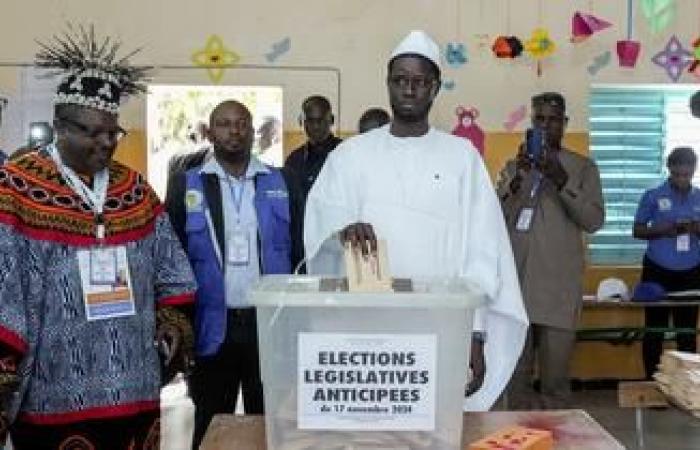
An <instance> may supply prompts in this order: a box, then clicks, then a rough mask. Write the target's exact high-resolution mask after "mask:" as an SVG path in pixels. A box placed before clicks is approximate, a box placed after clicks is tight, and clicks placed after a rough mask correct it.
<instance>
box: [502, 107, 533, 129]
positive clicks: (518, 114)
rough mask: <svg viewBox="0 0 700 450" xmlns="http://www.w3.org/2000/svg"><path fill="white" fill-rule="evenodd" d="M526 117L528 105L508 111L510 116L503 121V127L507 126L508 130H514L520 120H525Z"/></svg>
mask: <svg viewBox="0 0 700 450" xmlns="http://www.w3.org/2000/svg"><path fill="white" fill-rule="evenodd" d="M525 117H527V106H526V105H520V106H518V107H517V108H515V109H514V110H512V111H511V112H510V113H508V118H507V119H506V121H505V122H503V128H505V129H506V131H513V130H515V127H517V126H518V124H519V123H520V122H522V121H523V120H525Z"/></svg>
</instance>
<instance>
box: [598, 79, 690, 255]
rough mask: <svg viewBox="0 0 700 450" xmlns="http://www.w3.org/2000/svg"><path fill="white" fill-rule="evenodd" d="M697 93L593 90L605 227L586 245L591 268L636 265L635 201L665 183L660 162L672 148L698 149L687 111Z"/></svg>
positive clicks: (664, 88)
mask: <svg viewBox="0 0 700 450" xmlns="http://www.w3.org/2000/svg"><path fill="white" fill-rule="evenodd" d="M696 90H697V88H696V87H693V86H677V85H644V86H635V85H601V86H593V87H592V89H591V95H590V101H589V117H590V119H589V120H590V127H589V132H590V150H591V156H592V157H593V159H594V160H595V162H596V164H597V165H598V168H599V169H600V176H601V182H602V184H603V197H604V199H605V225H604V226H603V228H602V229H601V230H600V231H598V232H597V233H596V234H594V235H593V236H591V238H590V242H589V245H588V249H589V254H590V261H591V263H592V264H600V265H637V264H640V263H641V261H642V255H643V254H644V250H645V249H646V243H645V242H644V241H640V240H637V239H634V238H633V237H632V226H633V223H634V214H635V212H636V210H637V205H638V203H639V199H640V197H641V196H642V194H643V193H644V191H645V190H647V189H649V188H651V187H653V186H656V185H658V184H659V183H661V182H662V181H663V180H664V179H665V177H666V168H665V157H666V155H667V154H668V152H670V151H671V150H672V149H673V148H674V147H676V146H679V145H690V146H692V147H694V148H695V149H696V151H698V150H700V121H698V120H697V119H694V118H693V117H692V116H691V115H690V112H689V110H688V100H689V98H690V96H691V95H692V94H693V93H694V92H695V91H696ZM697 176H698V174H696V177H697ZM698 181H700V178H698Z"/></svg>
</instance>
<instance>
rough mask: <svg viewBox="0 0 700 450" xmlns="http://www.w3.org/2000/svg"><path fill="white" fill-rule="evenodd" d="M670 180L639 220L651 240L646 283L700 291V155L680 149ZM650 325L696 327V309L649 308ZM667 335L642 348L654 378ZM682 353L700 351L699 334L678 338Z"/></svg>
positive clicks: (638, 228)
mask: <svg viewBox="0 0 700 450" xmlns="http://www.w3.org/2000/svg"><path fill="white" fill-rule="evenodd" d="M666 166H667V167H668V174H669V175H668V179H667V180H666V181H664V182H663V183H662V184H661V185H660V186H657V187H655V188H653V189H649V190H648V191H646V192H645V193H644V195H643V196H642V199H641V200H640V201H639V206H638V208H637V213H636V214H635V216H634V232H633V234H634V237H635V238H637V239H644V240H646V241H647V251H646V253H645V255H644V260H643V261H642V279H641V281H643V282H652V283H657V284H659V285H661V287H663V289H664V290H665V291H666V292H678V291H688V290H697V289H700V239H699V238H698V236H699V235H700V222H699V221H698V219H700V189H698V188H697V187H694V186H693V184H692V181H693V175H694V174H695V168H696V166H697V157H696V156H695V152H694V151H693V149H692V148H690V147H676V148H674V149H673V151H672V152H671V154H670V155H669V156H668V159H667V160H666ZM644 312H645V319H646V326H647V327H659V328H665V327H667V326H668V320H669V316H670V315H673V325H674V326H675V327H676V328H696V327H697V323H698V307H697V306H677V307H674V308H669V307H665V306H662V307H654V308H645V311H644ZM663 340H664V334H663V333H646V334H645V335H644V342H643V345H642V348H643V354H644V369H645V371H646V375H647V378H649V379H651V378H652V375H653V374H654V372H655V371H656V365H657V364H658V363H659V357H660V356H661V348H662V346H663ZM676 344H677V348H678V350H682V351H685V352H693V353H695V351H696V342H695V334H692V333H679V334H677V335H676Z"/></svg>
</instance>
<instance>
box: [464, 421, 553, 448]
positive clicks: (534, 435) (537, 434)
mask: <svg viewBox="0 0 700 450" xmlns="http://www.w3.org/2000/svg"><path fill="white" fill-rule="evenodd" d="M553 446H554V439H553V438H552V432H551V431H545V430H536V429H534V428H526V427H520V426H511V427H507V428H502V429H501V430H499V431H496V432H495V433H493V434H490V435H489V436H486V437H485V438H483V439H481V440H479V441H476V442H473V443H472V444H470V445H469V450H552V447H553Z"/></svg>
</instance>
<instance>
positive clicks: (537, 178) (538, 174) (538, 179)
mask: <svg viewBox="0 0 700 450" xmlns="http://www.w3.org/2000/svg"><path fill="white" fill-rule="evenodd" d="M542 178H544V176H543V175H542V172H540V171H539V170H538V171H537V172H536V174H535V181H534V182H533V183H532V189H531V190H530V198H531V199H532V198H535V196H536V195H537V192H538V191H539V190H540V186H541V185H542Z"/></svg>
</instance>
